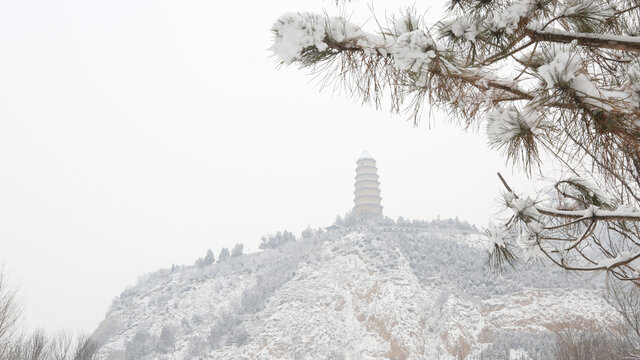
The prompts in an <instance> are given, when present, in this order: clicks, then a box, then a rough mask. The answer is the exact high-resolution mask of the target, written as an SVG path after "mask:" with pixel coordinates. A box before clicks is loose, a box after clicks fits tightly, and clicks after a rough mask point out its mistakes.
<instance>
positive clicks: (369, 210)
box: [353, 151, 382, 216]
mask: <svg viewBox="0 0 640 360" xmlns="http://www.w3.org/2000/svg"><path fill="white" fill-rule="evenodd" d="M356 165H357V167H356V183H355V191H354V194H355V199H354V203H355V205H354V207H353V212H354V213H355V214H357V215H361V216H371V215H373V216H382V205H380V203H381V201H382V198H381V197H380V182H379V181H378V168H376V160H375V159H374V158H373V156H371V154H369V152H367V151H364V152H363V153H362V155H360V158H359V159H358V160H357V161H356Z"/></svg>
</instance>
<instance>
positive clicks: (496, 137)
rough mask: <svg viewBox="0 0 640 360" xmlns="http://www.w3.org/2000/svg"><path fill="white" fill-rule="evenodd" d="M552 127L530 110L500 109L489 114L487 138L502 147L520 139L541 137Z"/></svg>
mask: <svg viewBox="0 0 640 360" xmlns="http://www.w3.org/2000/svg"><path fill="white" fill-rule="evenodd" d="M549 127H550V124H548V123H547V122H546V121H545V120H544V118H542V117H541V116H540V114H538V113H537V112H535V111H532V110H530V109H528V110H526V111H524V112H520V111H519V110H517V109H516V108H509V109H502V108H498V109H496V110H494V111H491V112H489V113H488V114H487V136H488V137H489V142H490V143H491V144H493V145H500V144H503V143H506V142H509V141H512V140H513V139H516V138H519V137H526V136H531V137H535V136H538V135H540V134H541V133H542V132H543V131H544V130H547V129H548V128H549Z"/></svg>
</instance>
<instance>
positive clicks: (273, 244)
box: [259, 230, 296, 249]
mask: <svg viewBox="0 0 640 360" xmlns="http://www.w3.org/2000/svg"><path fill="white" fill-rule="evenodd" d="M261 241H262V243H261V244H260V246H259V248H260V249H275V248H277V247H279V246H281V245H282V244H284V243H287V242H289V241H296V236H295V235H293V233H292V232H290V231H287V230H285V231H283V232H280V231H278V232H277V233H276V234H275V235H269V236H263V237H262V239H261Z"/></svg>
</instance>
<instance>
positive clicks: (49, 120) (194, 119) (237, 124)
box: [0, 0, 517, 331]
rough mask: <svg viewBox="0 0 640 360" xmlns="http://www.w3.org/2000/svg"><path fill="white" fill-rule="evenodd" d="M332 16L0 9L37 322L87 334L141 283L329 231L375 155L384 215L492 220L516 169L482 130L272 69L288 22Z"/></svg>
mask: <svg viewBox="0 0 640 360" xmlns="http://www.w3.org/2000/svg"><path fill="white" fill-rule="evenodd" d="M406 4H407V5H413V4H414V3H413V2H412V1H407V2H406ZM402 5H403V4H402V3H399V2H397V1H376V7H377V8H378V7H379V8H380V9H384V8H389V9H399V8H401V6H402ZM420 5H421V7H422V8H421V9H420V10H422V11H426V10H429V14H428V18H429V19H436V18H437V13H438V12H439V10H440V8H441V4H439V3H436V2H434V3H432V4H431V5H430V9H427V7H428V6H429V4H426V3H424V2H423V3H421V4H420ZM325 6H326V7H327V8H328V11H330V12H335V10H334V9H332V8H331V6H333V5H332V3H331V2H319V1H299V0H296V1H294V0H275V1H270V2H260V1H249V2H233V1H222V2H220V1H209V0H193V1H174V0H172V1H169V0H141V1H126V0H115V1H103V2H87V1H82V0H63V1H45V0H21V1H4V2H0V34H2V36H0V48H2V49H3V56H2V57H0V119H1V120H0V262H3V263H4V264H5V267H6V269H7V271H8V272H9V275H10V278H11V280H12V281H13V282H14V283H15V284H18V285H19V287H20V293H21V295H22V297H23V298H24V299H25V305H26V308H25V310H26V320H27V324H28V327H29V328H38V327H43V328H45V329H48V330H59V329H62V328H64V329H72V330H76V329H85V330H87V331H89V330H92V329H93V328H95V326H96V325H97V324H98V322H99V321H100V320H101V319H102V318H103V317H104V314H105V312H106V311H107V309H108V306H109V303H110V302H111V300H112V298H113V296H114V295H115V294H118V293H120V292H121V291H122V290H123V289H124V288H125V287H126V286H127V285H130V284H133V283H134V282H135V281H136V279H137V277H138V276H139V274H144V273H148V272H150V271H154V270H156V269H159V268H166V267H168V266H171V264H191V263H193V260H194V259H195V258H197V257H199V256H202V255H203V252H204V251H205V250H206V249H207V248H212V249H213V250H214V253H216V254H217V253H218V252H219V250H220V249H221V248H222V247H225V246H226V247H229V248H231V247H232V246H233V245H234V244H236V243H244V244H245V252H251V251H255V250H257V247H258V243H259V239H260V237H261V236H263V235H265V234H267V233H269V232H274V231H276V230H278V229H288V230H291V231H293V232H295V233H296V234H299V233H300V231H302V230H303V229H304V228H306V226H307V225H308V224H310V225H312V226H313V227H314V228H317V227H319V226H326V225H327V224H330V223H331V222H332V221H333V219H334V218H335V216H336V214H344V213H345V212H346V211H348V210H350V209H351V207H352V206H353V203H352V200H353V199H352V196H353V176H354V175H355V173H354V169H355V160H356V158H357V156H358V155H359V154H360V153H361V152H362V150H364V149H367V150H369V151H371V153H372V154H373V155H374V156H375V157H376V159H377V160H378V167H379V174H380V177H381V183H382V185H381V189H382V197H383V200H382V202H383V206H384V209H385V214H386V215H388V216H390V217H392V218H397V217H398V216H400V215H402V216H405V217H408V218H421V219H433V218H436V217H437V216H438V215H441V216H442V217H443V218H446V217H455V216H460V218H463V219H467V220H469V221H470V222H472V223H474V224H477V225H479V226H482V225H485V224H486V223H487V219H488V218H489V217H490V216H491V214H492V212H493V211H494V209H493V208H492V201H493V199H494V197H495V196H496V195H497V194H498V192H499V190H500V184H499V182H498V181H497V178H496V177H495V172H496V171H498V170H500V171H503V172H504V173H505V174H509V177H511V178H512V176H511V172H510V171H509V170H505V169H504V168H503V166H502V165H503V161H502V159H501V158H500V157H499V156H498V154H496V153H494V152H492V151H490V150H488V149H487V147H486V138H485V137H484V136H482V135H481V136H477V135H474V134H463V133H462V132H461V131H459V130H455V129H452V128H451V127H449V126H445V125H441V124H440V123H441V122H442V121H443V120H444V119H445V116H444V115H442V114H440V113H438V112H434V113H433V118H434V122H435V123H437V125H436V126H435V128H434V129H431V130H428V129H427V128H426V126H422V127H419V128H418V129H414V128H413V127H412V125H411V123H410V122H407V121H405V119H404V118H402V117H397V116H391V115H389V114H388V113H386V112H376V111H374V110H371V109H369V108H367V107H364V108H361V107H360V106H358V105H356V104H352V103H351V102H349V101H348V100H346V99H344V97H341V96H340V95H339V94H337V95H336V96H334V95H332V94H331V92H330V91H324V92H320V93H319V92H318V89H317V87H314V86H313V84H310V83H309V82H310V78H309V77H306V76H304V75H303V74H301V73H299V72H298V71H296V70H295V69H288V68H287V69H280V70H278V69H276V67H275V66H274V63H273V59H272V58H269V55H270V53H269V51H268V50H267V49H268V47H269V46H270V41H271V34H270V32H269V29H270V27H271V25H272V22H273V20H274V19H276V18H277V17H278V16H280V15H281V14H282V13H283V12H285V11H298V10H300V11H303V10H304V11H316V12H317V11H320V10H321V8H322V7H325ZM353 9H354V14H353V16H354V21H355V20H357V19H361V18H366V17H368V16H369V9H368V6H367V4H366V3H364V2H362V3H358V4H353ZM382 16H383V17H384V15H382ZM370 23H371V22H370ZM512 185H517V181H515V180H513V184H512Z"/></svg>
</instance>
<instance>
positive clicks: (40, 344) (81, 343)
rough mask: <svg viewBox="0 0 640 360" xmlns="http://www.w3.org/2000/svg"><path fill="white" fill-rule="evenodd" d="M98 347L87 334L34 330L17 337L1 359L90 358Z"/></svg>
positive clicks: (88, 359)
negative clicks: (49, 333) (48, 333)
mask: <svg viewBox="0 0 640 360" xmlns="http://www.w3.org/2000/svg"><path fill="white" fill-rule="evenodd" d="M97 349H98V347H97V344H96V343H95V342H94V341H93V340H92V339H91V337H89V336H87V335H82V336H78V337H74V336H73V335H71V334H69V333H60V334H58V335H53V336H48V335H46V334H45V333H44V332H43V331H36V332H34V333H33V334H31V335H30V336H27V337H22V338H20V339H17V340H16V341H14V342H13V343H11V344H10V350H9V352H8V353H7V354H5V357H0V359H1V360H92V359H94V358H95V354H96V351H97Z"/></svg>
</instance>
